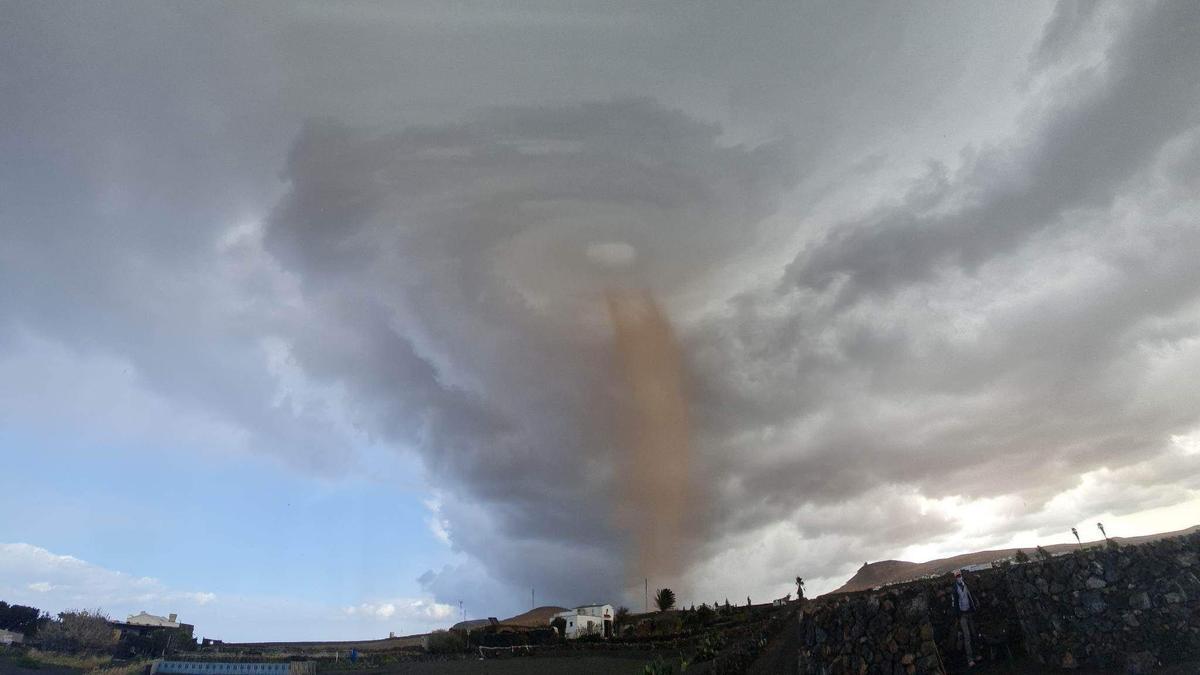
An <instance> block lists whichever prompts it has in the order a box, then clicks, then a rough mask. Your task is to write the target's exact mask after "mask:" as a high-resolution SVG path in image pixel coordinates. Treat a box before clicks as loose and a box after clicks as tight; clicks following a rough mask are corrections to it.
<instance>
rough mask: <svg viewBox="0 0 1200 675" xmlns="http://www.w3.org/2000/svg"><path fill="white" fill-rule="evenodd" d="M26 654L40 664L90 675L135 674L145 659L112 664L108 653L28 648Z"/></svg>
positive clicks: (142, 666) (146, 662)
mask: <svg viewBox="0 0 1200 675" xmlns="http://www.w3.org/2000/svg"><path fill="white" fill-rule="evenodd" d="M27 656H28V657H29V658H30V659H31V660H33V661H36V662H38V663H40V664H43V665H47V666H63V667H64V668H78V669H79V670H84V671H88V672H89V673H91V674H92V675H137V674H138V673H140V672H142V670H143V669H144V668H145V667H146V664H148V663H150V662H149V661H147V660H140V661H131V662H129V663H123V664H121V665H119V666H113V665H111V664H112V657H111V656H108V655H99V654H90V655H78V654H60V653H58V652H43V651H41V650H38V649H30V650H29V652H28V653H27Z"/></svg>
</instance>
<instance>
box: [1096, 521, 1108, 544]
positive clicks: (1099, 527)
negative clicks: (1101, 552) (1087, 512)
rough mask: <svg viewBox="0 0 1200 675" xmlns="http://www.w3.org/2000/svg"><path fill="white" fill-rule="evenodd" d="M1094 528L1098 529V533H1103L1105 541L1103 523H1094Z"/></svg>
mask: <svg viewBox="0 0 1200 675" xmlns="http://www.w3.org/2000/svg"><path fill="white" fill-rule="evenodd" d="M1096 529H1098V530H1100V534H1102V535H1104V539H1105V541H1107V540H1108V533H1107V532H1105V531H1104V523H1096Z"/></svg>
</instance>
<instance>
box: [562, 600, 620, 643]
mask: <svg viewBox="0 0 1200 675" xmlns="http://www.w3.org/2000/svg"><path fill="white" fill-rule="evenodd" d="M557 619H562V620H563V621H564V622H565V626H563V637H565V638H567V639H568V640H573V639H575V638H579V637H583V636H585V635H602V636H604V637H606V638H608V637H612V634H613V606H612V605H583V606H580V607H576V608H575V609H568V610H567V611H565V612H559V613H558V614H555V615H554V617H553V618H552V619H550V623H551V624H553V623H554V622H555V620H557Z"/></svg>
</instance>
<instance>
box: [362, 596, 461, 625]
mask: <svg viewBox="0 0 1200 675" xmlns="http://www.w3.org/2000/svg"><path fill="white" fill-rule="evenodd" d="M342 612H343V613H344V614H345V615H346V616H349V617H362V618H368V619H372V620H375V621H388V620H391V619H393V618H395V619H398V620H402V621H405V620H407V621H413V620H417V621H426V622H433V623H440V622H446V621H449V620H450V619H452V618H454V615H455V608H454V607H452V606H451V605H447V604H444V603H439V602H433V601H432V600H422V599H411V598H409V599H400V600H389V601H379V602H364V603H361V604H359V605H355V606H351V607H346V608H344V609H343V610H342Z"/></svg>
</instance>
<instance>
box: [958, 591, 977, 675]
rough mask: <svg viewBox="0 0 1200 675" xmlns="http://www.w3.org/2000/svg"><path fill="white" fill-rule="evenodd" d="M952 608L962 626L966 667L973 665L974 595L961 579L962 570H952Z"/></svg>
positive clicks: (975, 607)
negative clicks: (955, 611) (956, 612)
mask: <svg viewBox="0 0 1200 675" xmlns="http://www.w3.org/2000/svg"><path fill="white" fill-rule="evenodd" d="M952 595H953V600H954V608H955V609H956V610H958V625H959V627H960V628H962V636H963V649H964V650H966V652H967V667H968V668H972V667H974V666H975V656H974V652H972V651H971V635H973V634H974V633H975V618H974V615H975V610H976V609H977V606H976V604H975V596H974V595H972V594H971V589H969V588H967V582H965V581H963V571H962V570H955V571H954V593H953V594H952Z"/></svg>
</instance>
